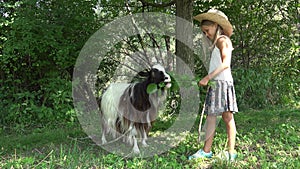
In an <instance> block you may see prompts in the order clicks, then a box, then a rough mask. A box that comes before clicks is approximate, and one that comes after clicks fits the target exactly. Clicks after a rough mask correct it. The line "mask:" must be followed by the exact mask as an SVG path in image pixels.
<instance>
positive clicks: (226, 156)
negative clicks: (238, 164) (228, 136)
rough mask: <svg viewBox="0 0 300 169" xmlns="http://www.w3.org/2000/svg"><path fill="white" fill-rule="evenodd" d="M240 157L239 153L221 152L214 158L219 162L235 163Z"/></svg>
mask: <svg viewBox="0 0 300 169" xmlns="http://www.w3.org/2000/svg"><path fill="white" fill-rule="evenodd" d="M237 157H238V155H237V153H229V152H228V151H221V152H220V153H219V154H218V155H216V156H215V157H214V158H215V159H216V160H217V161H230V162H233V161H235V159H236V158H237Z"/></svg>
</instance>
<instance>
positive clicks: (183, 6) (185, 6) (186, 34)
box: [175, 0, 194, 73]
mask: <svg viewBox="0 0 300 169" xmlns="http://www.w3.org/2000/svg"><path fill="white" fill-rule="evenodd" d="M176 16H177V20H176V51H175V54H176V56H177V57H179V58H180V59H182V61H183V62H184V63H185V64H187V65H188V66H189V67H190V69H191V70H192V71H193V66H194V59H193V49H192V46H193V0H176ZM182 19H184V20H182ZM177 60H178V59H177ZM184 63H182V62H180V61H178V62H177V61H176V71H177V72H178V71H179V72H180V73H184V70H182V68H183V65H182V64H184Z"/></svg>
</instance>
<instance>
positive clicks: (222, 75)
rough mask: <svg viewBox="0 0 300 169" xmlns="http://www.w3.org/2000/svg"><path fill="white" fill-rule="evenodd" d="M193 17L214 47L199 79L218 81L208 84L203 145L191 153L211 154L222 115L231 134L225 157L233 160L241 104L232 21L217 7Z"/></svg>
mask: <svg viewBox="0 0 300 169" xmlns="http://www.w3.org/2000/svg"><path fill="white" fill-rule="evenodd" d="M194 19H196V20H198V21H199V22H200V23H201V30H202V32H203V34H204V35H205V37H206V38H208V39H209V41H210V42H211V43H210V46H209V48H210V49H211V50H212V52H211V59H210V63H209V70H208V75H207V76H205V77H204V78H203V79H202V80H200V81H199V85H201V86H206V85H207V84H208V82H209V80H212V81H213V83H214V84H215V85H213V86H210V87H209V89H208V93H207V95H206V100H205V103H206V105H205V114H206V115H207V118H206V123H207V129H206V133H205V142H204V147H203V149H200V150H199V151H197V152H196V153H195V154H193V155H191V156H190V157H189V159H193V158H211V157H212V152H211V146H212V143H213V138H214V133H215V127H216V118H217V116H222V119H223V121H224V122H225V124H226V129H227V136H228V151H227V152H226V157H227V158H228V159H229V160H231V161H233V160H234V159H235V158H236V157H237V154H236V152H235V150H234V146H235V139H236V127H235V121H234V118H233V114H234V113H235V112H238V108H237V103H236V97H235V90H234V86H233V78H232V74H231V69H230V63H231V53H232V50H233V47H232V43H231V40H230V36H231V35H232V32H233V29H232V25H231V24H230V22H229V21H228V19H227V16H226V15H225V14H224V13H223V12H221V11H219V10H214V9H211V10H209V11H208V12H207V13H203V14H199V15H197V16H195V17H194Z"/></svg>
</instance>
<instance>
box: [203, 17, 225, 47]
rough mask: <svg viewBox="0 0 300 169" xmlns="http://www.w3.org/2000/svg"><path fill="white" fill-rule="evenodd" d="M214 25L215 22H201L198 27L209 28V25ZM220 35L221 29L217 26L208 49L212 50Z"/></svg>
mask: <svg viewBox="0 0 300 169" xmlns="http://www.w3.org/2000/svg"><path fill="white" fill-rule="evenodd" d="M214 24H216V22H213V21H210V20H203V21H202V22H201V24H200V26H204V25H205V26H211V25H214ZM222 34H224V32H223V29H222V27H221V26H220V25H218V28H217V30H216V33H215V36H214V38H213V40H212V44H211V46H209V48H210V49H213V48H214V46H215V44H216V42H217V36H218V35H222Z"/></svg>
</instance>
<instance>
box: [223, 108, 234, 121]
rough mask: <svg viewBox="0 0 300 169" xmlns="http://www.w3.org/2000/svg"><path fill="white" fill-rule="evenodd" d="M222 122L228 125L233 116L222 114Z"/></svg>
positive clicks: (226, 113)
mask: <svg viewBox="0 0 300 169" xmlns="http://www.w3.org/2000/svg"><path fill="white" fill-rule="evenodd" d="M222 118H223V121H224V122H225V123H226V124H228V123H229V122H230V121H231V120H232V119H233V114H232V113H231V112H230V111H228V112H224V113H223V114H222Z"/></svg>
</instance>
